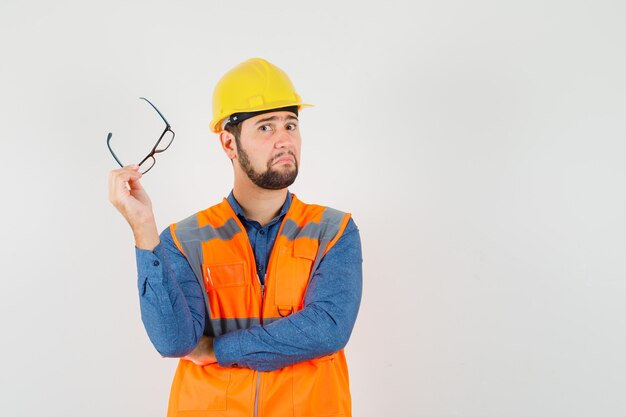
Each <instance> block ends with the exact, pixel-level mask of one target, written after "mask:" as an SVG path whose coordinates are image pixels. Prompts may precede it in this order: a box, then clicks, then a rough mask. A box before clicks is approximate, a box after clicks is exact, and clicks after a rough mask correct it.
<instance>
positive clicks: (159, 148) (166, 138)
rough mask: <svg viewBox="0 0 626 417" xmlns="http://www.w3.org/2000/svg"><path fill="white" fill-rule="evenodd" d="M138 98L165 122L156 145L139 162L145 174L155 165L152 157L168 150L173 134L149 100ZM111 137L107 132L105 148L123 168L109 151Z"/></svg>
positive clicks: (165, 120) (115, 156)
mask: <svg viewBox="0 0 626 417" xmlns="http://www.w3.org/2000/svg"><path fill="white" fill-rule="evenodd" d="M139 98H140V99H141V100H146V101H147V102H148V104H149V105H150V106H152V108H153V109H154V110H156V112H157V113H158V114H159V116H161V119H163V121H164V122H165V130H163V133H161V136H160V137H159V140H157V142H156V144H155V145H154V147H153V148H152V150H151V151H150V153H149V154H148V155H147V156H146V157H145V158H143V159H142V160H141V162H139V166H140V167H141V166H142V165H143V164H146V166H145V167H143V171H142V172H141V173H142V174H145V173H146V172H148V171H150V170H151V169H152V167H153V166H154V164H156V159H154V155H155V154H157V153H161V152H165V151H166V150H167V148H169V147H170V145H171V144H172V142H173V141H174V136H175V134H174V131H173V130H172V127H171V126H170V124H169V123H168V122H167V119H165V117H164V116H163V115H162V114H161V112H160V111H159V109H157V108H156V106H155V105H154V104H152V103H150V100H148V99H147V98H145V97H139ZM112 136H113V133H111V132H109V134H108V136H107V146H108V148H109V151H111V155H113V158H115V161H116V162H117V163H118V164H119V165H120V167H122V168H123V167H124V164H122V162H121V161H120V159H119V158H118V157H117V155H115V152H113V149H111V137H112Z"/></svg>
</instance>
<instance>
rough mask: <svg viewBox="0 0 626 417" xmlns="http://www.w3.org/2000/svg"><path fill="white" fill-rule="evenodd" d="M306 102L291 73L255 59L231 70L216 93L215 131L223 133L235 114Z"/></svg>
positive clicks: (214, 105)
mask: <svg viewBox="0 0 626 417" xmlns="http://www.w3.org/2000/svg"><path fill="white" fill-rule="evenodd" d="M288 106H298V109H300V108H301V107H308V106H312V105H311V104H304V103H302V98H301V97H300V96H299V95H298V93H296V90H295V89H294V87H293V84H292V83H291V80H290V79H289V77H288V76H287V74H286V73H285V72H284V71H283V70H281V69H280V68H278V67H277V66H276V65H274V64H272V63H270V62H268V61H266V60H265V59H261V58H252V59H249V60H247V61H245V62H242V63H241V64H239V65H237V66H236V67H234V68H233V69H231V70H230V71H228V72H227V73H226V74H225V75H224V76H223V77H222V78H221V79H220V80H219V81H218V83H217V85H216V86H215V90H214V91H213V119H212V120H211V124H210V127H211V130H212V131H213V132H215V133H219V132H221V131H222V122H223V121H224V119H226V118H227V117H229V116H231V115H232V114H234V113H250V112H257V111H263V110H270V109H279V108H283V107H288Z"/></svg>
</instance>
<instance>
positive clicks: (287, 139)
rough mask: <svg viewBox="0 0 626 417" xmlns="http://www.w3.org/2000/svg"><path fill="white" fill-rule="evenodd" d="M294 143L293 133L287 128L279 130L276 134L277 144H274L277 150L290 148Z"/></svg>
mask: <svg viewBox="0 0 626 417" xmlns="http://www.w3.org/2000/svg"><path fill="white" fill-rule="evenodd" d="M292 141H293V138H292V136H291V132H290V131H289V130H287V129H285V128H283V129H279V130H278V132H276V143H275V144H274V145H275V146H276V147H277V148H284V147H285V146H288V145H289V144H291V142H292Z"/></svg>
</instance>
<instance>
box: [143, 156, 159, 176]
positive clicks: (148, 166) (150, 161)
mask: <svg viewBox="0 0 626 417" xmlns="http://www.w3.org/2000/svg"><path fill="white" fill-rule="evenodd" d="M155 163H156V160H155V159H154V157H152V156H151V157H150V158H148V159H146V160H145V161H143V163H142V164H141V165H139V167H140V170H141V173H142V174H145V173H146V172H148V171H150V170H151V169H152V167H153V166H154V164H155Z"/></svg>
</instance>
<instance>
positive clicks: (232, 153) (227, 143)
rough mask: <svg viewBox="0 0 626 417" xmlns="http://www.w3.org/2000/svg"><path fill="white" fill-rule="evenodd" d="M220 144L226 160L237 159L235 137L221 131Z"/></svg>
mask: <svg viewBox="0 0 626 417" xmlns="http://www.w3.org/2000/svg"><path fill="white" fill-rule="evenodd" d="M220 143H221V144H222V149H223V150H224V153H225V154H226V156H228V159H230V160H231V161H232V160H233V159H235V158H237V143H236V142H235V135H233V134H232V133H230V132H229V131H227V130H222V131H221V132H220Z"/></svg>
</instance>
